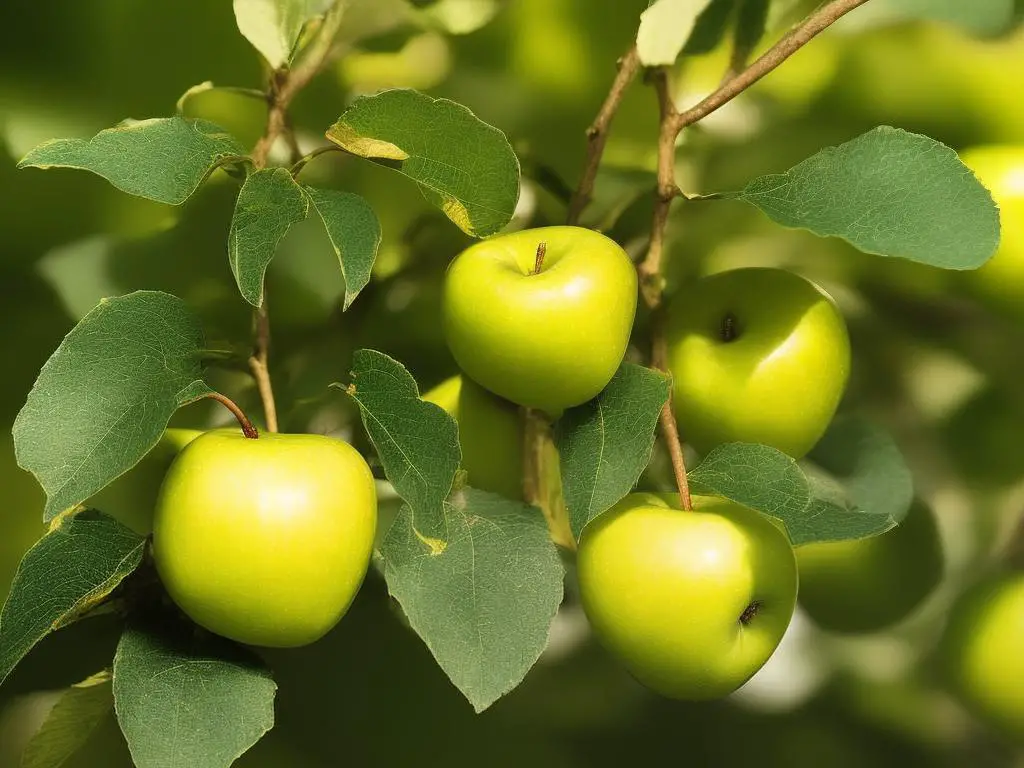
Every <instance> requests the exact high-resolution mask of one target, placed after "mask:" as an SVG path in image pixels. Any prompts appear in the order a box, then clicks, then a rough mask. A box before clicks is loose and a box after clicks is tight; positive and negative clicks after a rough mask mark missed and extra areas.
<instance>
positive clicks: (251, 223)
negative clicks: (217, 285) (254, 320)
mask: <svg viewBox="0 0 1024 768" xmlns="http://www.w3.org/2000/svg"><path fill="white" fill-rule="evenodd" d="M308 212H309V198H307V197H306V195H305V193H304V192H303V191H302V187H300V186H299V185H298V184H296V183H295V179H293V178H292V175H291V174H290V173H289V172H288V170H287V169H285V168H265V169H263V170H259V171H254V172H253V173H250V174H249V176H248V178H246V180H245V183H244V184H242V189H241V190H240V191H239V193H238V200H236V201H235V213H234V216H232V217H231V231H230V232H229V233H228V259H229V261H230V262H231V272H232V274H234V276H235V281H236V282H237V283H238V290H239V291H241V293H242V296H243V298H245V300H246V301H248V302H249V303H250V304H252V305H253V306H254V307H259V306H262V304H263V276H264V275H265V274H266V272H267V267H268V266H270V262H271V260H273V258H274V254H276V253H277V246H278V245H279V244H280V242H281V240H283V239H284V236H285V235H286V234H288V230H289V229H291V227H292V225H293V224H297V223H299V222H300V221H303V220H304V219H305V218H306V214H307V213H308Z"/></svg>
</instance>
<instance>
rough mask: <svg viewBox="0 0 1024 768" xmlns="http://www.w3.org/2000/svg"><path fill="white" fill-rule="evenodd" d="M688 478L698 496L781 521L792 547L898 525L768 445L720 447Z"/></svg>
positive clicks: (855, 536)
mask: <svg viewBox="0 0 1024 768" xmlns="http://www.w3.org/2000/svg"><path fill="white" fill-rule="evenodd" d="M689 479H690V481H691V484H692V486H693V490H694V491H695V492H696V493H704V494H712V495H717V496H723V497H725V498H727V499H732V500H733V501H735V502H736V503H738V504H742V505H743V506H745V507H749V508H750V509H754V510H757V511H758V512H761V513H763V514H766V515H769V516H770V517H774V518H776V519H778V520H780V521H782V523H783V524H784V525H785V527H786V532H787V534H788V535H789V539H790V541H792V542H793V544H794V546H797V545H800V544H809V543H811V542H815V541H842V540H845V539H861V538H865V537H868V536H875V535H877V534H879V533H884V532H885V531H887V530H889V529H890V528H892V527H893V526H894V525H895V524H896V521H895V520H893V519H892V518H891V517H890V516H889V515H887V514H885V513H881V512H874V511H871V510H862V509H859V508H857V507H856V506H854V505H853V504H852V503H851V502H850V501H848V496H847V494H846V492H845V490H844V489H843V488H842V487H841V486H839V485H838V484H837V483H836V482H835V481H834V480H832V479H830V478H828V477H827V476H823V475H819V476H814V477H811V478H809V477H808V476H807V475H806V474H804V472H803V471H802V470H801V468H800V466H799V465H798V464H797V463H796V462H795V461H794V460H793V459H792V458H790V457H789V456H787V455H786V454H784V453H782V452H781V451H777V450H775V449H774V448H771V447H769V446H767V445H753V444H750V443H726V444H725V445H720V446H718V447H717V448H715V449H714V450H712V451H711V453H709V454H708V455H707V457H706V458H705V459H704V461H703V462H701V464H700V466H698V467H697V468H696V469H694V470H692V471H691V472H690V473H689Z"/></svg>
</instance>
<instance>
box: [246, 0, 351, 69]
mask: <svg viewBox="0 0 1024 768" xmlns="http://www.w3.org/2000/svg"><path fill="white" fill-rule="evenodd" d="M330 5H331V0H234V8H235V23H236V24H237V25H238V31H239V32H241V33H242V35H243V37H245V39H246V40H248V41H249V42H250V43H252V45H253V47H254V48H255V49H256V50H257V51H259V52H260V53H261V54H262V55H263V58H265V59H266V60H267V63H268V64H269V65H270V67H271V68H272V69H277V68H278V67H280V66H281V65H282V64H285V63H287V62H289V61H291V59H292V55H293V52H294V51H295V47H296V44H297V43H298V42H299V35H300V33H301V32H302V28H303V27H304V26H305V25H306V24H307V23H308V22H309V21H310V20H312V19H314V18H316V17H317V16H320V15H322V14H323V13H325V12H326V11H327V9H328V8H329V7H330Z"/></svg>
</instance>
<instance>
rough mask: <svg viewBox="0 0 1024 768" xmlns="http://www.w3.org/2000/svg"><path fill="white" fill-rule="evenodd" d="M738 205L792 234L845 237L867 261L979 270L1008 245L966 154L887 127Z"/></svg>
mask: <svg viewBox="0 0 1024 768" xmlns="http://www.w3.org/2000/svg"><path fill="white" fill-rule="evenodd" d="M728 196H729V197H734V198H736V199H739V200H745V201H746V202H748V203H750V204H752V205H755V206H757V207H758V208H760V209H761V210H762V211H764V212H765V213H766V214H767V215H768V216H769V217H770V218H772V219H773V220H774V221H777V222H778V223H779V224H782V225H784V226H787V227H799V228H803V229H809V230H810V231H811V232H814V233H815V234H817V235H821V236H835V237H841V238H842V239H844V240H847V241H848V242H850V243H852V244H853V245H854V246H856V247H857V248H859V249H860V250H862V251H865V252H867V253H876V254H879V255H882V256H897V257H900V258H904V259H909V260H911V261H918V262H921V263H922V264H930V265H932V266H936V267H943V268H945V269H974V268H976V267H979V266H981V265H982V264H983V263H985V261H986V260H987V259H988V258H989V257H990V256H991V255H992V254H993V253H994V252H995V249H996V246H998V244H999V211H998V209H997V208H996V205H995V203H994V202H993V200H992V195H991V194H989V192H988V190H986V189H985V188H984V187H983V186H982V185H981V183H980V182H979V181H978V180H977V179H976V178H975V177H974V174H973V173H971V171H970V169H968V168H967V166H965V165H964V164H963V163H961V162H960V159H959V158H958V157H957V156H956V153H955V152H954V151H953V150H952V149H950V148H949V147H946V146H944V145H943V144H940V143H939V142H937V141H935V140H934V139H930V138H928V137H927V136H921V135H919V134H915V133H908V132H907V131H904V130H901V129H899V128H890V127H889V126H880V127H878V128H875V129H873V130H871V131H868V132H867V133H865V134H863V135H861V136H858V137H857V138H856V139H853V140H852V141H848V142H847V143H845V144H840V145H839V146H837V147H828V148H827V149H823V150H822V151H821V152H819V153H818V154H816V155H814V156H813V157H810V158H808V159H807V160H804V161H803V162H802V163H800V164H798V165H795V166H793V167H792V168H790V169H789V170H788V171H787V172H786V173H781V174H772V175H770V176H761V177H759V178H757V179H754V180H753V181H751V182H750V183H749V184H748V185H747V186H746V188H744V189H743V191H742V192H735V193H730V194H729V195H728Z"/></svg>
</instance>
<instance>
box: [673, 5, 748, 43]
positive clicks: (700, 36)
mask: <svg viewBox="0 0 1024 768" xmlns="http://www.w3.org/2000/svg"><path fill="white" fill-rule="evenodd" d="M737 1H738V0H711V2H709V3H708V5H707V7H706V8H705V9H704V10H703V11H701V14H700V16H698V17H697V20H696V21H695V22H694V23H693V30H692V31H691V32H690V36H689V38H687V40H686V45H684V46H683V49H682V50H681V51H680V53H682V54H683V55H684V56H698V55H700V54H702V53H711V51H713V50H714V49H715V48H717V47H718V44H719V43H720V42H722V38H724V37H725V31H726V30H727V29H728V28H729V20H730V19H731V18H732V10H733V7H734V6H735V5H736V3H737Z"/></svg>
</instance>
